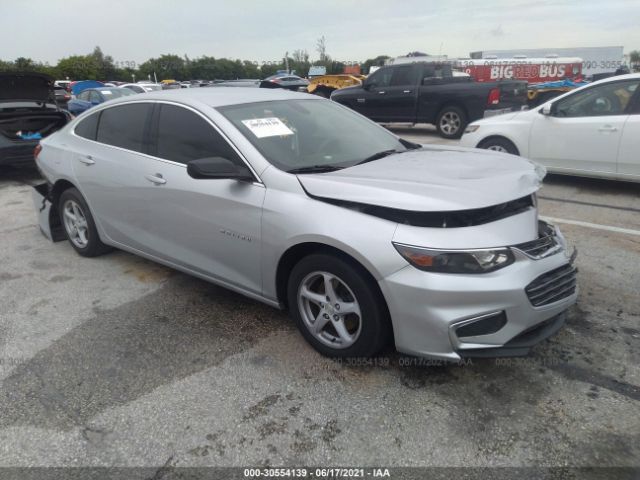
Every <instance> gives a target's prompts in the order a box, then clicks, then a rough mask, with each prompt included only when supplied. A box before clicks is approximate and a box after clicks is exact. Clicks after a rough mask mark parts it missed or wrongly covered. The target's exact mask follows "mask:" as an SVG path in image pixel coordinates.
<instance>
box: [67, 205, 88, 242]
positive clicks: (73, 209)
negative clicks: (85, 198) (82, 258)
mask: <svg viewBox="0 0 640 480" xmlns="http://www.w3.org/2000/svg"><path fill="white" fill-rule="evenodd" d="M62 212H63V223H64V229H65V230H66V232H67V235H68V236H69V240H71V242H72V243H73V244H74V245H75V246H76V247H78V248H86V247H87V245H88V244H89V226H88V224H87V218H86V216H85V214H84V212H83V211H82V207H81V206H80V205H79V204H78V203H77V202H74V201H73V200H67V201H66V202H64V205H63V206H62Z"/></svg>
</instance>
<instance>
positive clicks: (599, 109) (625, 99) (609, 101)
mask: <svg viewBox="0 0 640 480" xmlns="http://www.w3.org/2000/svg"><path fill="white" fill-rule="evenodd" d="M638 83H640V82H638V80H631V81H626V82H611V83H605V84H603V85H598V86H596V87H592V88H587V89H585V90H582V91H580V92H577V93H575V94H573V95H570V96H568V97H566V98H564V99H563V100H560V101H558V103H557V104H556V116H558V117H596V116H605V115H624V114H625V113H626V112H627V107H628V106H629V104H630V102H631V98H632V97H633V95H634V93H635V92H636V90H637V88H638Z"/></svg>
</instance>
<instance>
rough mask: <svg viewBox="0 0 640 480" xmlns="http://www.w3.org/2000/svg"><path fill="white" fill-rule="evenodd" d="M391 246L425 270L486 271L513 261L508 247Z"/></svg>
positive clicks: (491, 270) (400, 244) (446, 271)
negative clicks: (474, 248)
mask: <svg viewBox="0 0 640 480" xmlns="http://www.w3.org/2000/svg"><path fill="white" fill-rule="evenodd" d="M393 246H394V247H395V248H396V250H397V251H398V253H400V255H402V256H403V257H404V258H405V260H407V261H408V262H409V263H410V264H411V265H413V266H414V267H416V268H417V269H419V270H424V271H425V272H438V273H488V272H493V271H495V270H498V269H500V268H504V267H506V266H508V265H511V264H512V263H513V262H514V261H515V257H514V255H513V253H512V252H511V249H509V248H494V249H486V250H485V249H482V250H435V249H430V248H422V247H414V246H412V245H404V244H402V243H395V242H394V243H393Z"/></svg>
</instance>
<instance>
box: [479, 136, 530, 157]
mask: <svg viewBox="0 0 640 480" xmlns="http://www.w3.org/2000/svg"><path fill="white" fill-rule="evenodd" d="M478 148H484V149H486V150H493V151H494V152H502V153H510V154H512V155H520V152H518V148H517V147H516V146H515V145H514V144H513V143H512V142H510V141H509V140H507V139H506V138H502V137H493V138H487V139H486V140H483V141H482V142H480V145H478Z"/></svg>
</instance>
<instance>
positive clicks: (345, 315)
mask: <svg viewBox="0 0 640 480" xmlns="http://www.w3.org/2000/svg"><path fill="white" fill-rule="evenodd" d="M298 308H299V309H300V314H301V316H302V320H303V323H304V325H305V327H306V328H307V329H308V330H309V332H310V333H311V334H312V335H313V336H314V337H315V338H317V339H318V340H319V341H320V342H322V343H323V344H325V345H327V346H329V347H331V348H336V349H342V348H348V347H350V346H351V345H353V344H354V343H355V342H356V340H357V339H358V337H359V336H360V332H361V331H362V314H361V312H360V305H359V304H358V300H357V299H356V297H355V295H354V294H353V291H352V290H351V289H350V288H349V286H348V285H347V284H346V283H345V282H344V281H343V280H342V279H340V278H339V277H337V276H336V275H334V274H332V273H329V272H321V271H316V272H312V273H310V274H308V275H307V276H306V277H305V278H304V279H303V280H302V282H300V286H299V288H298Z"/></svg>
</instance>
